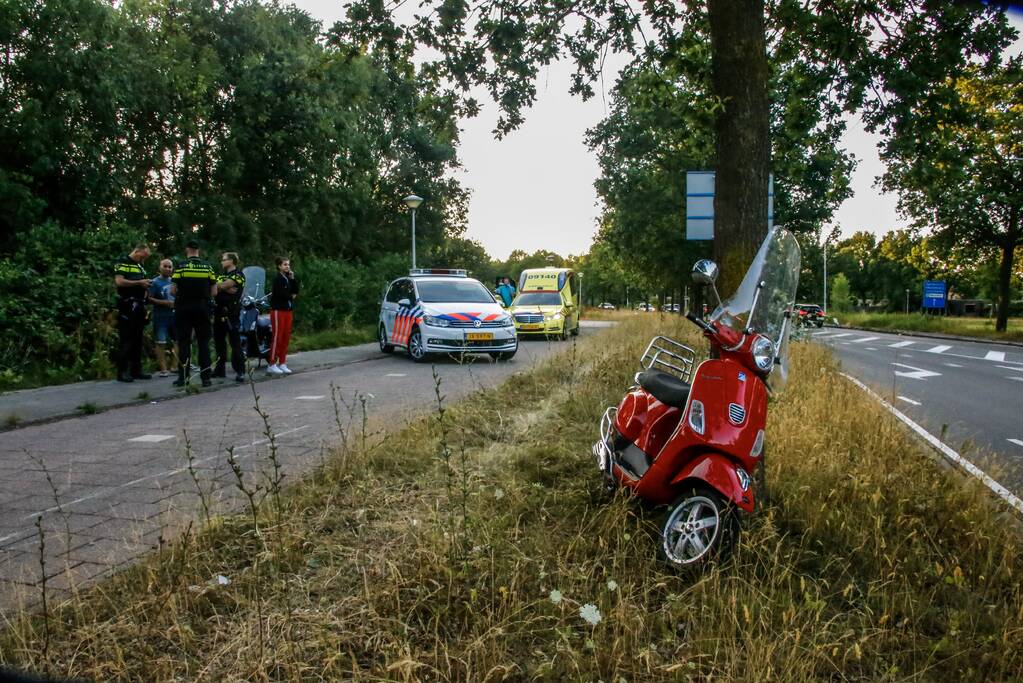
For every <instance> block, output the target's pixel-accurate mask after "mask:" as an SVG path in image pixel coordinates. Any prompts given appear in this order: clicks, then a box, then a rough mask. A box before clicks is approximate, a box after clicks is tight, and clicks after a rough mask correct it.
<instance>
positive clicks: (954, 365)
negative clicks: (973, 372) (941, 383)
mask: <svg viewBox="0 0 1023 683" xmlns="http://www.w3.org/2000/svg"><path fill="white" fill-rule="evenodd" d="M945 365H947V366H948V367H950V368H961V367H963V366H962V365H957V364H956V363H945Z"/></svg>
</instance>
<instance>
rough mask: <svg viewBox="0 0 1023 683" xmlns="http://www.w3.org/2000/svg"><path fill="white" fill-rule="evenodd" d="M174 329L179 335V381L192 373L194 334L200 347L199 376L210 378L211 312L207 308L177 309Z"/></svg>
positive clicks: (205, 378)
mask: <svg viewBox="0 0 1023 683" xmlns="http://www.w3.org/2000/svg"><path fill="white" fill-rule="evenodd" d="M174 328H175V329H176V330H177V333H178V379H180V380H181V381H182V382H183V381H185V378H186V377H187V376H188V375H189V374H190V373H191V371H192V364H191V355H192V333H193V332H195V342H196V344H198V346H199V374H200V376H201V377H202V379H204V380H208V379H209V378H210V311H209V309H208V308H206V307H205V306H203V307H196V308H191V307H189V308H175V309H174Z"/></svg>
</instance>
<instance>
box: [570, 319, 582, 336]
mask: <svg viewBox="0 0 1023 683" xmlns="http://www.w3.org/2000/svg"><path fill="white" fill-rule="evenodd" d="M580 325H582V323H580V322H576V324H575V327H573V328H572V336H573V337H578V336H579V326H580Z"/></svg>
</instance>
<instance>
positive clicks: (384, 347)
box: [377, 323, 394, 353]
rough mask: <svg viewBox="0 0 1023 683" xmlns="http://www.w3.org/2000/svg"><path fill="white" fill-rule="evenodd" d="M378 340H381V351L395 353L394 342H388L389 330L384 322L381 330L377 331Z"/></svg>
mask: <svg viewBox="0 0 1023 683" xmlns="http://www.w3.org/2000/svg"><path fill="white" fill-rule="evenodd" d="M377 341H378V342H380V352H381V353H394V344H388V343H387V330H386V329H384V326H383V324H382V323H381V325H380V330H379V331H378V332H377Z"/></svg>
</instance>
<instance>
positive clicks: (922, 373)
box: [892, 363, 941, 379]
mask: <svg viewBox="0 0 1023 683" xmlns="http://www.w3.org/2000/svg"><path fill="white" fill-rule="evenodd" d="M892 365H898V366H899V367H900V368H909V369H910V370H912V371H913V372H902V371H900V370H896V371H895V374H896V375H898V376H899V377H908V378H910V379H927V378H928V377H941V373H940V372H933V371H931V370H924V369H923V368H914V367H913V366H912V365H906V364H905V363H892Z"/></svg>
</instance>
